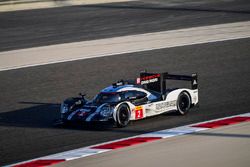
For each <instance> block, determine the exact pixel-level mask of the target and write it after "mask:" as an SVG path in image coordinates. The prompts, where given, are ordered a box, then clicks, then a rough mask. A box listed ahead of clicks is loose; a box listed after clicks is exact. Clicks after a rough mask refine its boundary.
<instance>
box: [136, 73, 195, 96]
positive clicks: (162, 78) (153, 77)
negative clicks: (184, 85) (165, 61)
mask: <svg viewBox="0 0 250 167" xmlns="http://www.w3.org/2000/svg"><path fill="white" fill-rule="evenodd" d="M166 80H181V81H190V83H191V89H193V90H194V89H198V75H197V74H192V75H176V74H169V73H168V72H165V73H148V72H141V73H140V78H137V80H136V83H137V84H139V85H142V86H143V87H144V88H146V89H149V90H153V91H157V92H160V93H162V94H164V93H165V92H166Z"/></svg>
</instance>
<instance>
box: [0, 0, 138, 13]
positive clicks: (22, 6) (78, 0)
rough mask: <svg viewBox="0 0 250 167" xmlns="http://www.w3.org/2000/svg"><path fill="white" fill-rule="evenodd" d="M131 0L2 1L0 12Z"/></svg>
mask: <svg viewBox="0 0 250 167" xmlns="http://www.w3.org/2000/svg"><path fill="white" fill-rule="evenodd" d="M129 1H134V0H64V1H53V0H50V1H49V0H47V1H42V0H37V1H36V2H35V0H22V3H20V0H13V1H6V2H5V1H3V2H0V12H10V11H18V10H32V9H45V8H56V7H64V6H77V5H93V4H104V3H117V2H129Z"/></svg>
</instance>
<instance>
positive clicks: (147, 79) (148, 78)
mask: <svg viewBox="0 0 250 167" xmlns="http://www.w3.org/2000/svg"><path fill="white" fill-rule="evenodd" d="M160 76H161V75H160V74H154V75H150V76H146V77H142V78H140V83H141V85H144V84H148V83H153V82H157V81H159V77H160Z"/></svg>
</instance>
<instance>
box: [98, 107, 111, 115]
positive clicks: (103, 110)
mask: <svg viewBox="0 0 250 167" xmlns="http://www.w3.org/2000/svg"><path fill="white" fill-rule="evenodd" d="M111 114H112V110H111V108H110V106H108V105H105V106H103V107H102V108H101V112H100V115H101V116H103V117H109V116H110V115H111Z"/></svg>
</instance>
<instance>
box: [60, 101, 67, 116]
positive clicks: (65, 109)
mask: <svg viewBox="0 0 250 167" xmlns="http://www.w3.org/2000/svg"><path fill="white" fill-rule="evenodd" d="M68 111H69V108H68V105H67V104H64V103H62V104H61V113H62V114H64V113H66V112H68Z"/></svg>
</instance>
